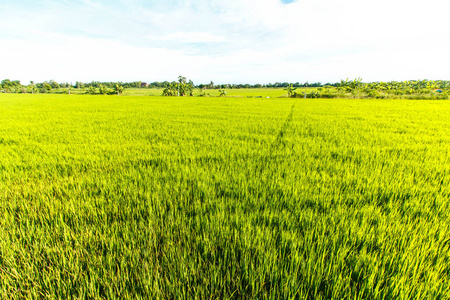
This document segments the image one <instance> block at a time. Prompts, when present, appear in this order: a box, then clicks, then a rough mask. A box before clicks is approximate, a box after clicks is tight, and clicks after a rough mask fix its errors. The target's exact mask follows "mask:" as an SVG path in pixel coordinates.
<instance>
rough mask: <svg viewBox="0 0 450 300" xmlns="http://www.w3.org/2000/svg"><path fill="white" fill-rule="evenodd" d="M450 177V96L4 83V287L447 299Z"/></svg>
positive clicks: (122, 294) (39, 292)
mask: <svg viewBox="0 0 450 300" xmlns="http://www.w3.org/2000/svg"><path fill="white" fill-rule="evenodd" d="M228 92H229V94H230V93H231V91H228ZM261 96H263V97H264V96H266V95H261ZM269 96H270V95H269ZM449 183H450V102H449V101H407V100H357V99H347V100H339V99H332V100H331V99H330V100H323V99H306V100H305V99H290V98H270V99H267V98H264V99H255V98H232V97H230V98H219V97H212V98H209V97H201V98H200V97H198V98H197V97H189V98H184V97H180V98H177V97H145V96H140V97H137V96H121V97H118V96H90V95H45V94H43V95H31V94H24V95H20V94H15V95H13V94H0V298H3V299H14V298H17V299H19V298H33V299H35V298H50V299H55V298H60V299H70V298H81V299H86V298H89V299H90V298H107V299H113V298H118V299H124V298H132V299H135V298H142V299H180V298H181V299H193V298H198V299H227V298H232V299H249V298H258V299H449V295H450V227H449V226H450V184H449Z"/></svg>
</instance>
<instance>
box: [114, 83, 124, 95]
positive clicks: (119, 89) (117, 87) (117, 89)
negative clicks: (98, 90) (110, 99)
mask: <svg viewBox="0 0 450 300" xmlns="http://www.w3.org/2000/svg"><path fill="white" fill-rule="evenodd" d="M114 91H115V92H116V93H117V96H120V94H122V93H123V86H122V85H120V84H116V85H114Z"/></svg>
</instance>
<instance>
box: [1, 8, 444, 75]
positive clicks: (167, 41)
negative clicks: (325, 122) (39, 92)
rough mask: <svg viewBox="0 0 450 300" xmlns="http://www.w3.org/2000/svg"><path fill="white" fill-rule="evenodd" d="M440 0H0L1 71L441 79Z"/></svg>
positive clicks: (442, 67)
mask: <svg viewBox="0 0 450 300" xmlns="http://www.w3.org/2000/svg"><path fill="white" fill-rule="evenodd" d="M447 3H448V1H446V0H427V1H416V0H409V1H406V0H405V1H404V0H378V1H363V0H0V80H2V79H6V78H7V79H11V80H20V81H21V82H22V83H23V84H28V83H29V82H30V81H31V80H33V81H35V82H42V81H45V80H56V81H57V82H73V83H74V82H75V81H82V82H90V81H122V82H130V81H144V82H154V81H165V80H167V81H174V80H176V79H177V78H178V76H179V75H182V76H184V77H186V78H188V79H191V80H193V81H194V83H195V84H200V83H209V82H210V81H213V82H214V83H222V84H223V83H250V84H255V83H262V84H264V83H274V82H322V83H327V82H337V81H340V80H341V79H346V78H349V79H354V78H362V79H363V81H364V82H372V81H391V80H415V79H434V80H438V79H442V80H450V55H449V54H450V18H449V11H450V10H449V7H450V4H447Z"/></svg>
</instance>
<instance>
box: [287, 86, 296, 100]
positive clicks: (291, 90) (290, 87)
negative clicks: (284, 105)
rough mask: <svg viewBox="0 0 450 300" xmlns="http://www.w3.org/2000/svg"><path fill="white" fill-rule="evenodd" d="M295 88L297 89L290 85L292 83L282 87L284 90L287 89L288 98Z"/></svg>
mask: <svg viewBox="0 0 450 300" xmlns="http://www.w3.org/2000/svg"><path fill="white" fill-rule="evenodd" d="M296 89H297V88H295V87H293V86H292V83H290V84H289V85H288V86H287V87H285V88H284V90H285V91H287V94H288V97H289V98H290V97H292V95H293V94H294V91H295V90H296Z"/></svg>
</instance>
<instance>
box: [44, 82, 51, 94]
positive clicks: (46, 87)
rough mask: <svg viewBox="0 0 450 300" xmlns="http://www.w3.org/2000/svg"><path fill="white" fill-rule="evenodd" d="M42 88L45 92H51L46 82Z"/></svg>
mask: <svg viewBox="0 0 450 300" xmlns="http://www.w3.org/2000/svg"><path fill="white" fill-rule="evenodd" d="M43 88H44V90H45V91H47V92H50V91H51V90H52V86H51V85H50V84H48V83H47V82H45V83H44V85H43Z"/></svg>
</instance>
